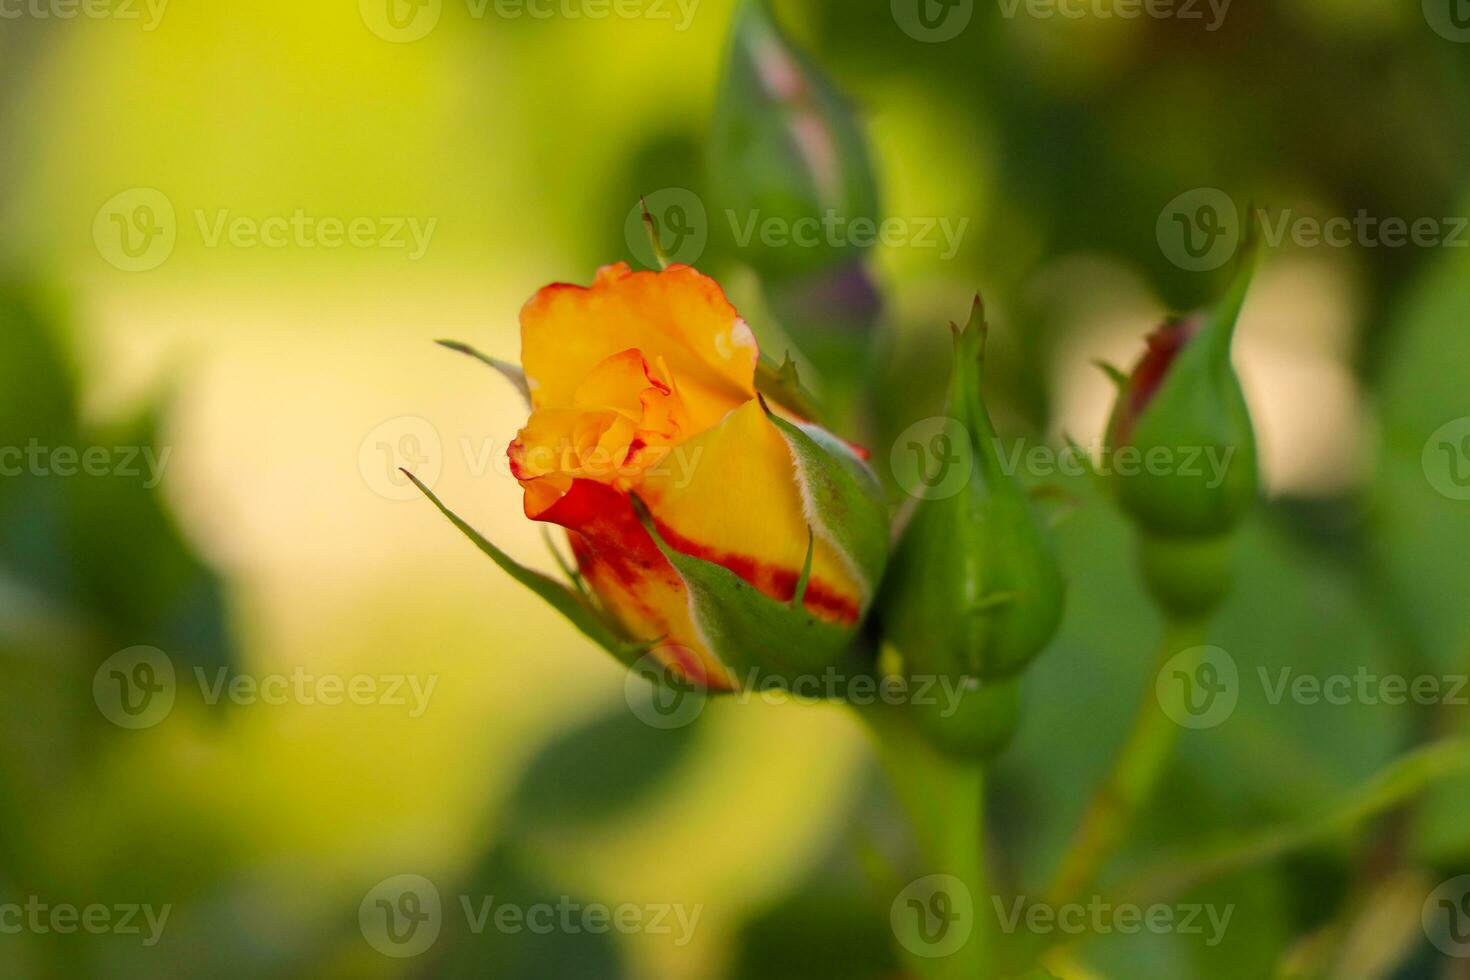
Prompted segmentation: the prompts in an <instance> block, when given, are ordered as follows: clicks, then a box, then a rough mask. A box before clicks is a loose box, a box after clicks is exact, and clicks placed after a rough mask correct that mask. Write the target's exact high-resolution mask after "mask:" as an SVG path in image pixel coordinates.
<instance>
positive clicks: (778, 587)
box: [656, 521, 862, 625]
mask: <svg viewBox="0 0 1470 980" xmlns="http://www.w3.org/2000/svg"><path fill="white" fill-rule="evenodd" d="M656 524H657V527H658V533H659V536H660V537H662V538H663V539H664V541H665V542H667V543H668V545H669V547H671V548H673V549H674V550H675V551H678V552H680V553H681V554H685V555H689V556H690V557H691V558H702V559H704V560H705V561H708V562H713V563H714V564H716V565H721V566H723V567H725V568H728V569H729V570H730V571H732V572H734V573H735V574H736V575H739V576H740V577H741V578H742V579H744V580H745V581H747V582H749V583H750V584H751V585H753V586H755V587H756V588H757V589H759V590H760V591H761V592H762V593H763V594H765V595H767V596H769V597H771V598H772V599H775V600H777V601H778V602H790V601H791V600H792V598H793V597H794V596H795V595H796V584H797V582H799V581H800V580H801V575H800V573H799V571H795V570H792V569H786V568H781V567H779V566H777V565H772V564H770V563H769V562H762V561H758V560H756V559H755V558H751V557H750V556H748V555H740V554H735V553H734V552H728V551H718V550H716V549H714V548H710V547H708V546H707V545H703V544H700V543H699V542H698V541H694V540H691V539H689V538H686V537H684V536H683V535H681V534H679V532H677V531H675V530H674V529H673V528H671V527H669V526H668V525H667V524H665V523H663V522H662V521H656ZM804 604H805V606H806V607H807V610H808V611H810V612H812V613H814V614H816V615H818V616H820V617H821V618H822V619H825V620H828V621H830V622H837V623H842V624H844V625H853V624H855V623H857V621H858V620H859V619H860V618H861V617H862V610H861V609H860V608H859V607H858V604H857V603H856V602H855V601H854V600H852V599H850V598H848V597H847V596H845V595H842V594H841V593H839V592H837V591H836V590H835V589H833V588H831V587H830V586H828V585H826V584H824V583H822V582H820V581H818V580H817V579H816V578H812V579H811V580H810V581H809V582H807V589H806V600H805V603H804Z"/></svg>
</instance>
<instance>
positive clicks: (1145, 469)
mask: <svg viewBox="0 0 1470 980" xmlns="http://www.w3.org/2000/svg"><path fill="white" fill-rule="evenodd" d="M1249 285H1250V269H1249V267H1248V268H1247V269H1246V271H1245V272H1243V273H1242V274H1241V275H1240V276H1239V277H1238V278H1237V279H1236V281H1235V283H1234V285H1233V286H1232V287H1231V290H1230V292H1229V294H1228V295H1227V296H1226V297H1225V299H1224V300H1223V301H1222V302H1221V303H1220V304H1219V305H1218V306H1217V307H1215V309H1214V310H1213V311H1211V312H1208V313H1203V314H1198V315H1195V316H1191V317H1186V318H1184V319H1179V320H1173V321H1170V322H1169V323H1166V324H1165V325H1164V326H1163V327H1162V328H1160V329H1159V330H1158V331H1156V332H1155V333H1153V334H1152V335H1151V336H1150V337H1149V338H1148V350H1147V351H1146V352H1145V353H1144V355H1143V357H1142V359H1141V360H1140V361H1139V362H1138V364H1137V366H1136V367H1135V368H1134V369H1133V371H1132V373H1131V374H1129V375H1128V376H1127V378H1126V379H1124V380H1123V382H1122V383H1121V384H1120V386H1119V393H1118V401H1117V405H1116V407H1115V408H1114V410H1113V416H1112V420H1111V422H1110V423H1109V425H1108V432H1107V443H1108V449H1109V458H1110V460H1111V462H1112V465H1111V466H1110V467H1109V473H1110V478H1111V479H1112V481H1113V485H1114V488H1115V490H1116V492H1117V496H1118V501H1119V503H1121V504H1122V506H1123V509H1124V510H1125V511H1126V512H1127V513H1128V515H1129V516H1130V517H1132V518H1133V520H1135V521H1136V522H1137V523H1138V524H1139V526H1140V527H1141V528H1142V529H1143V530H1144V531H1146V532H1148V533H1149V534H1152V535H1154V536H1158V537H1163V538H1195V537H1217V536H1219V535H1222V534H1225V533H1226V532H1228V531H1230V530H1232V529H1233V528H1234V527H1235V526H1236V525H1237V524H1239V523H1240V520H1241V518H1242V517H1243V516H1244V515H1245V513H1246V511H1247V510H1248V509H1249V508H1250V506H1251V504H1252V503H1253V502H1254V500H1255V498H1256V440H1255V433H1254V431H1253V429H1252V426H1251V417H1250V410H1249V409H1248V408H1247V406H1246V402H1245V395H1244V394H1243V393H1242V392H1241V389H1240V380H1239V378H1237V377H1236V374H1235V368H1234V366H1233V365H1232V364H1231V361H1230V349H1231V342H1232V339H1233V337H1234V335H1235V325H1236V322H1237V320H1238V319H1239V316H1240V309H1241V306H1242V305H1243V304H1244V302H1245V294H1246V290H1247V289H1248V288H1249Z"/></svg>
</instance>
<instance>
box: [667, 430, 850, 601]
mask: <svg viewBox="0 0 1470 980" xmlns="http://www.w3.org/2000/svg"><path fill="white" fill-rule="evenodd" d="M638 493H639V494H640V496H642V497H643V499H644V500H645V502H646V503H647V504H648V507H649V510H650V511H651V512H652V513H653V516H654V519H655V520H656V521H657V522H658V527H659V531H660V533H661V534H663V535H664V537H665V539H666V540H667V541H668V543H669V544H670V545H671V546H672V547H674V548H676V549H677V550H679V551H681V552H683V553H685V554H688V555H692V556H694V557H697V558H703V559H705V560H706V561H712V562H715V563H717V564H720V565H723V566H725V567H726V568H728V569H730V570H731V571H733V572H735V573H736V574H737V575H739V576H740V577H741V578H743V579H745V580H746V581H747V582H750V583H751V584H752V585H754V586H755V587H756V588H758V589H760V590H761V591H762V592H763V593H765V594H766V595H768V596H770V597H771V598H774V599H778V600H781V601H788V600H790V599H791V597H792V596H793V595H794V594H795V590H796V584H797V581H798V580H799V579H800V577H801V570H802V566H803V565H804V563H805V561H806V553H807V545H808V528H809V526H810V522H809V521H808V519H807V515H806V513H805V509H804V503H803V499H802V494H801V487H800V484H799V483H798V479H797V472H796V464H795V462H794V461H793V460H792V457H791V450H790V447H789V446H788V445H787V443H786V440H785V438H784V437H783V436H782V435H781V433H780V432H779V431H778V430H777V429H776V427H775V426H774V425H772V424H771V421H770V420H769V419H768V418H766V414H765V411H764V410H763V409H762V408H761V405H760V403H759V402H756V401H750V402H746V403H745V404H744V405H742V406H741V407H740V408H737V409H736V410H735V411H733V412H731V413H730V414H729V415H728V416H727V417H726V418H725V420H724V421H723V422H721V423H720V424H719V425H718V426H716V427H715V428H713V429H710V430H709V431H707V432H704V433H702V434H701V435H698V436H696V437H695V438H693V439H691V440H689V441H688V442H685V443H682V444H681V445H679V446H677V447H675V448H674V449H673V450H672V451H671V452H670V453H669V454H668V455H667V456H666V457H665V458H664V459H663V460H661V461H660V462H659V464H658V465H657V466H654V467H653V468H651V469H649V470H647V471H645V472H644V474H643V477H642V480H641V483H640V485H639V489H638ZM864 600H865V596H864V590H863V588H862V587H861V586H860V585H859V584H858V582H857V580H856V579H855V578H854V577H853V575H852V573H851V572H850V571H849V568H848V565H847V563H846V562H845V561H844V560H843V558H842V556H840V555H839V554H837V552H836V550H835V549H834V548H833V547H832V546H831V545H830V544H829V543H827V542H826V541H824V540H822V539H821V538H818V539H817V541H816V552H815V554H814V555H813V560H812V577H811V581H810V583H809V585H808V588H807V593H806V606H807V608H808V609H809V610H810V611H811V612H812V613H813V614H815V615H818V616H821V617H822V618H824V619H828V620H831V621H834V622H844V623H849V622H856V621H857V620H858V619H859V617H860V615H861V609H862V605H863V602H864Z"/></svg>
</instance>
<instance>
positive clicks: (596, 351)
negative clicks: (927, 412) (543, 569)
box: [477, 263, 888, 691]
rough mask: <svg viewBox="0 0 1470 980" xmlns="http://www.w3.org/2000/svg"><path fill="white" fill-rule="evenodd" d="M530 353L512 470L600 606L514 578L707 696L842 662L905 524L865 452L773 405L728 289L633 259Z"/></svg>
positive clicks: (554, 298) (564, 290) (527, 341)
mask: <svg viewBox="0 0 1470 980" xmlns="http://www.w3.org/2000/svg"><path fill="white" fill-rule="evenodd" d="M521 347H522V358H523V365H522V366H523V368H524V372H525V379H526V387H527V390H528V391H529V393H530V401H531V415H530V418H529V420H528V421H527V422H526V425H525V426H524V427H523V428H522V429H521V431H520V433H519V435H518V436H517V437H516V439H515V441H514V443H512V445H511V447H510V451H509V456H510V464H511V471H512V473H513V474H514V475H515V477H516V479H517V480H519V481H520V484H521V486H522V487H523V488H524V490H525V512H526V516H527V517H530V518H532V519H533V520H537V521H544V522H547V523H549V524H557V525H560V526H561V527H563V528H565V529H566V531H567V534H568V538H569V540H570V544H571V550H572V554H573V556H574V557H575V560H576V565H577V570H578V576H579V583H580V584H581V585H583V586H584V587H585V589H586V595H585V596H578V595H575V594H573V593H571V592H570V590H566V589H564V588H563V589H561V591H555V589H554V588H552V586H548V584H547V581H549V580H544V577H541V578H539V579H538V578H532V577H528V573H527V572H526V570H524V569H517V568H515V567H510V568H509V570H511V571H512V574H515V575H516V576H517V578H518V579H520V580H521V581H522V582H524V583H526V584H528V585H530V586H531V587H532V588H533V589H535V590H536V591H537V592H538V594H541V595H542V596H543V598H547V599H548V601H551V602H552V603H553V605H555V606H556V607H557V608H558V609H559V610H561V611H563V612H564V613H565V614H567V615H568V617H569V618H571V619H572V620H573V621H574V622H575V623H577V625H579V626H580V627H581V628H582V629H583V631H584V632H586V633H587V634H588V635H589V636H592V637H593V638H594V639H596V640H598V641H599V642H600V643H602V645H604V646H606V647H608V648H609V649H611V650H612V651H613V652H614V653H615V654H618V655H619V656H620V657H622V658H623V659H624V660H629V659H631V657H632V655H635V654H641V653H642V652H643V651H648V652H649V653H650V654H651V656H652V657H654V658H655V659H656V660H659V661H660V663H661V664H662V665H663V666H664V667H666V668H667V669H668V671H669V672H670V673H671V674H672V675H673V677H674V678H676V679H678V680H681V681H687V682H688V683H691V684H694V685H697V686H699V687H702V688H704V689H707V690H711V691H728V690H733V689H736V688H738V687H741V686H742V685H744V684H745V683H746V682H747V680H750V681H753V682H760V683H763V684H765V683H769V682H770V681H771V680H772V679H773V678H774V679H776V680H783V679H784V680H790V679H793V678H796V677H805V676H811V675H820V674H821V673H822V671H823V670H825V669H827V668H830V667H834V666H836V665H838V664H840V663H842V662H843V657H844V656H845V654H846V653H847V652H848V649H849V647H850V646H851V645H852V641H853V640H854V638H855V637H856V634H857V631H858V628H859V626H860V625H861V623H862V622H863V619H864V618H865V616H866V615H867V612H868V609H869V607H870V605H871V603H872V600H873V597H874V594H875V592H876V590H877V587H878V583H879V581H880V579H881V578H882V574H883V568H884V564H885V561H886V559H887V548H888V512H887V508H886V506H885V504H884V501H883V499H882V494H881V492H880V489H879V486H878V483H877V480H876V478H875V477H874V476H873V475H872V473H871V472H870V471H869V470H868V468H867V465H866V464H865V463H864V462H863V460H862V458H861V457H860V455H859V454H858V452H857V451H856V450H854V449H853V448H852V447H850V446H848V445H847V444H846V443H844V442H843V441H841V440H840V439H838V438H836V437H835V436H832V435H831V434H829V433H827V432H825V431H824V430H822V429H820V428H818V427H817V426H815V425H813V424H811V423H809V422H807V421H804V420H801V419H799V418H796V417H795V416H794V415H790V414H788V415H786V416H783V415H779V414H777V413H776V411H775V410H773V409H772V408H771V407H769V406H768V405H767V404H766V403H765V402H764V401H763V400H762V399H761V397H760V396H759V395H758V394H757V393H756V387H755V384H756V367H757V360H758V356H759V352H758V350H757V348H756V342H755V337H754V335H753V334H752V333H751V331H750V328H749V327H748V326H747V325H746V324H745V321H744V320H742V319H741V318H740V316H739V314H738V313H736V311H735V308H734V307H733V306H731V305H730V302H729V301H728V300H727V299H726V298H725V294H724V292H723V291H722V290H721V289H720V287H719V286H718V285H717V284H716V283H715V282H714V281H713V280H711V279H709V278H707V277H705V276H703V275H701V274H700V273H698V272H696V271H695V270H694V269H692V268H689V267H688V266H681V265H674V266H670V267H669V268H668V269H666V270H664V271H662V272H633V271H631V270H630V269H629V268H628V266H627V265H625V264H621V263H620V264H618V265H613V266H608V267H606V268H603V269H602V270H600V271H599V272H598V274H597V279H596V281H595V282H594V283H593V285H592V286H590V287H583V286H572V285H554V286H548V287H547V288H545V289H543V290H541V291H540V292H539V293H537V294H536V296H535V297H534V298H533V299H532V300H531V301H530V302H529V303H527V304H526V306H525V308H524V310H523V311H522V313H521ZM477 543H479V544H480V546H481V548H482V550H487V551H488V552H489V553H490V554H491V557H493V558H495V559H496V561H497V562H498V563H500V564H501V565H502V567H507V561H508V559H505V557H504V556H503V555H502V554H501V553H499V552H496V551H494V550H493V546H491V547H487V544H486V543H483V542H482V541H477ZM553 585H554V583H553ZM589 617H590V619H589ZM609 637H610V638H612V639H611V640H609V639H608V638H609Z"/></svg>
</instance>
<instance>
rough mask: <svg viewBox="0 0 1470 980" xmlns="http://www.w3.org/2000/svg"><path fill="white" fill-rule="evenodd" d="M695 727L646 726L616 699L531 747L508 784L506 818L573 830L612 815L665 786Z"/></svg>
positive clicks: (522, 824)
mask: <svg viewBox="0 0 1470 980" xmlns="http://www.w3.org/2000/svg"><path fill="white" fill-rule="evenodd" d="M702 730H703V729H702V727H701V726H698V725H684V726H679V727H675V728H668V729H664V728H657V727H654V726H652V725H649V724H646V723H645V722H644V721H642V720H641V719H640V718H639V717H638V716H637V715H635V714H634V713H633V712H631V711H629V710H628V708H627V706H626V705H624V704H623V703H622V702H621V701H619V702H618V704H617V706H616V707H615V708H613V709H611V710H609V711H606V712H604V713H602V714H599V715H597V716H596V717H594V718H591V719H587V720H583V721H581V722H580V723H579V724H578V725H577V726H576V727H575V728H572V729H571V730H569V731H565V732H562V733H561V734H559V735H557V736H556V737H555V738H554V739H553V740H552V741H551V742H550V743H549V744H548V745H546V746H544V747H543V748H542V749H541V750H540V751H539V752H537V753H536V756H535V758H533V759H532V760H531V763H530V765H528V766H527V767H526V770H525V774H524V775H523V776H522V777H521V781H520V785H519V786H517V788H516V791H515V797H514V800H513V802H512V803H511V806H510V813H511V820H512V822H513V823H514V824H515V825H516V826H517V827H519V828H521V829H523V830H525V831H528V832H532V831H534V832H539V831H543V830H547V829H550V830H572V831H575V830H578V829H580V828H587V827H591V826H594V825H596V824H598V823H600V822H601V821H605V820H609V819H613V818H616V817H617V815H618V814H620V813H623V812H626V811H627V810H629V809H631V808H632V807H634V806H635V805H636V804H638V803H639V802H640V801H642V800H644V799H646V798H647V797H648V796H650V795H651V794H652V793H653V792H655V791H656V790H657V789H658V788H659V787H661V786H664V785H667V784H668V782H669V781H670V779H671V778H672V776H673V774H674V773H675V772H676V771H677V770H678V768H679V767H680V765H681V764H682V763H684V761H685V760H687V759H688V758H689V756H690V754H691V750H692V749H693V748H694V746H695V744H696V742H697V740H698V736H697V733H698V732H700V731H702Z"/></svg>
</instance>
